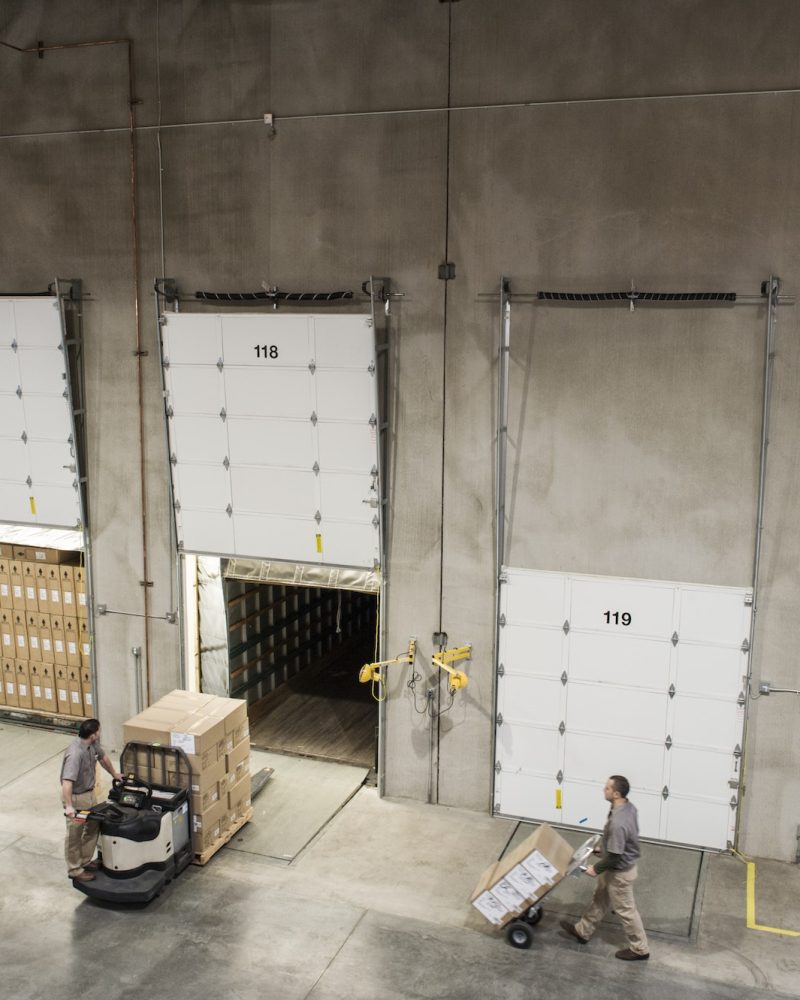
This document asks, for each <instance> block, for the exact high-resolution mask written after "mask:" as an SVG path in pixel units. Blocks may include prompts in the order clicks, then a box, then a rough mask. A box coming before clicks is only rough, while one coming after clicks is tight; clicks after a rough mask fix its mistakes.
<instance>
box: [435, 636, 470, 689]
mask: <svg viewBox="0 0 800 1000" xmlns="http://www.w3.org/2000/svg"><path fill="white" fill-rule="evenodd" d="M471 657H472V645H471V644H470V645H468V646H455V647H453V649H443V650H442V651H441V652H439V653H434V654H433V655H432V656H431V663H432V664H433V665H434V667H439V669H440V670H446V671H447V672H448V674H450V690H451V691H459V690H461V688H465V687H466V686H467V684H469V677H467V675H466V674H465V673H464V671H463V670H456V668H455V667H453V666H452V664H453V663H458V662H459V661H460V660H469V659H471Z"/></svg>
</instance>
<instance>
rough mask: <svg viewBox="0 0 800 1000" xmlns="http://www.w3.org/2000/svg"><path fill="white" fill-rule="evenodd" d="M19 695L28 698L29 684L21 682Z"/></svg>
mask: <svg viewBox="0 0 800 1000" xmlns="http://www.w3.org/2000/svg"><path fill="white" fill-rule="evenodd" d="M19 696H20V698H27V696H28V685H27V684H20V686H19Z"/></svg>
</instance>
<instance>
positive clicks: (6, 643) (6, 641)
mask: <svg viewBox="0 0 800 1000" xmlns="http://www.w3.org/2000/svg"><path fill="white" fill-rule="evenodd" d="M3 645H4V646H10V645H11V636H10V635H9V634H8V632H3Z"/></svg>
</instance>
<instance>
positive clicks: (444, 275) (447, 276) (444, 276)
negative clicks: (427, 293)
mask: <svg viewBox="0 0 800 1000" xmlns="http://www.w3.org/2000/svg"><path fill="white" fill-rule="evenodd" d="M438 274H439V280H440V281H452V280H453V278H455V276H456V265H455V264H454V263H453V262H452V261H451V260H448V261H447V262H446V263H444V264H440V265H439V271H438Z"/></svg>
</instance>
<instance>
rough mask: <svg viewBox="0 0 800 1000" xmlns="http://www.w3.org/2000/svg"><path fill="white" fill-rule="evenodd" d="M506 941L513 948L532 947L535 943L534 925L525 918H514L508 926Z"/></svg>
mask: <svg viewBox="0 0 800 1000" xmlns="http://www.w3.org/2000/svg"><path fill="white" fill-rule="evenodd" d="M506 941H508V943H509V944H510V945H511V947H512V948H530V946H531V944H532V943H533V927H532V926H531V925H530V924H529V923H527V922H526V921H525V920H512V921H511V923H510V924H509V925H508V927H506Z"/></svg>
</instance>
